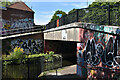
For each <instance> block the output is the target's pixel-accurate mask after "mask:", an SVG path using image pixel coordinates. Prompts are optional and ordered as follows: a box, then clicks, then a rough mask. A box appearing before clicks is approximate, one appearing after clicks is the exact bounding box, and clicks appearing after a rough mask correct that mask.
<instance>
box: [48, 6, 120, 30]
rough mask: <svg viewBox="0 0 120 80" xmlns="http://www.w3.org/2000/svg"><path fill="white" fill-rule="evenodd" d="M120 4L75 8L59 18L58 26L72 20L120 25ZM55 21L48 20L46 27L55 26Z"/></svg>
mask: <svg viewBox="0 0 120 80" xmlns="http://www.w3.org/2000/svg"><path fill="white" fill-rule="evenodd" d="M119 13H120V4H117V5H107V6H98V7H90V8H82V9H76V11H74V12H73V13H70V14H68V15H64V16H63V17H61V18H59V26H62V25H66V24H70V23H73V22H84V23H94V24H98V25H112V26H120V14H119ZM56 25H57V21H56V20H55V21H53V22H49V23H48V24H47V25H46V29H50V28H55V27H56Z"/></svg>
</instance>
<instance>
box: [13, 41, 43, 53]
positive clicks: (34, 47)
mask: <svg viewBox="0 0 120 80" xmlns="http://www.w3.org/2000/svg"><path fill="white" fill-rule="evenodd" d="M11 46H12V49H14V48H15V47H17V46H18V47H21V48H23V50H24V52H25V53H32V54H36V53H41V52H43V40H13V41H11Z"/></svg>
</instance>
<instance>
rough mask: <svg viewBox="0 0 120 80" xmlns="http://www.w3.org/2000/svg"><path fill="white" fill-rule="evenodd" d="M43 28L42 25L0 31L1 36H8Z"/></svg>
mask: <svg viewBox="0 0 120 80" xmlns="http://www.w3.org/2000/svg"><path fill="white" fill-rule="evenodd" d="M41 30H44V26H33V27H31V28H18V29H9V30H4V31H0V35H1V36H8V35H13V34H22V33H28V32H35V31H41Z"/></svg>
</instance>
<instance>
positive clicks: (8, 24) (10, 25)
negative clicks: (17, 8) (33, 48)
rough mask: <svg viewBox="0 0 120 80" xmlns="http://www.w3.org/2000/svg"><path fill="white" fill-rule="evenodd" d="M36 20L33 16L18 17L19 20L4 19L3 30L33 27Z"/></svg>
mask: <svg viewBox="0 0 120 80" xmlns="http://www.w3.org/2000/svg"><path fill="white" fill-rule="evenodd" d="M33 23H34V20H33V19H31V18H25V19H18V20H4V19H3V28H2V30H3V31H4V30H8V29H18V28H30V27H33Z"/></svg>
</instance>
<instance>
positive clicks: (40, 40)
mask: <svg viewBox="0 0 120 80" xmlns="http://www.w3.org/2000/svg"><path fill="white" fill-rule="evenodd" d="M17 46H18V47H21V48H23V49H24V51H25V53H30V52H31V53H33V54H36V53H42V52H44V36H43V33H38V34H31V35H25V36H19V37H12V38H6V39H4V40H2V54H7V55H9V53H8V52H11V51H12V50H13V49H14V48H15V47H17Z"/></svg>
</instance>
